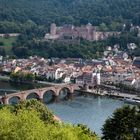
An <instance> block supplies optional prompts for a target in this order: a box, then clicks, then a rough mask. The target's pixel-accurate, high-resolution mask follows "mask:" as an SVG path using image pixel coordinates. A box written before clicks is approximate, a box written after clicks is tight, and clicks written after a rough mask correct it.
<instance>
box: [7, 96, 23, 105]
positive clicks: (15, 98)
mask: <svg viewBox="0 0 140 140" xmlns="http://www.w3.org/2000/svg"><path fill="white" fill-rule="evenodd" d="M20 100H21V98H20V96H13V97H10V98H9V99H8V103H9V104H11V105H15V104H18V103H19V102H20Z"/></svg>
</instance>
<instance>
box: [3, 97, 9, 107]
mask: <svg viewBox="0 0 140 140" xmlns="http://www.w3.org/2000/svg"><path fill="white" fill-rule="evenodd" d="M2 103H3V104H5V105H8V104H9V99H8V97H6V96H4V97H2Z"/></svg>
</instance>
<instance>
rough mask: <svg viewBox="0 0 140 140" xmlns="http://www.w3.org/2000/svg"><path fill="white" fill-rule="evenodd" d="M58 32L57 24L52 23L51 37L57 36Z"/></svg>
mask: <svg viewBox="0 0 140 140" xmlns="http://www.w3.org/2000/svg"><path fill="white" fill-rule="evenodd" d="M56 31H57V26H56V24H55V23H52V24H51V30H50V33H51V35H56Z"/></svg>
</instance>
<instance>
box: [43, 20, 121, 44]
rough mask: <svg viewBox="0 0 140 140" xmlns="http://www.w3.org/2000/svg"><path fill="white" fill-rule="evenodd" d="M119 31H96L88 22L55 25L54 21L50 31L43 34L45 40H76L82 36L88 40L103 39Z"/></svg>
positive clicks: (117, 33)
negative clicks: (84, 23)
mask: <svg viewBox="0 0 140 140" xmlns="http://www.w3.org/2000/svg"><path fill="white" fill-rule="evenodd" d="M119 34H120V33H119V32H101V31H97V30H96V27H95V26H92V24H90V23H88V24H87V25H82V26H81V27H75V26H74V25H64V26H61V27H57V26H56V24H55V23H53V24H51V28H50V33H47V34H46V35H45V38H44V39H45V40H64V41H65V40H71V41H72V40H76V39H77V40H78V39H80V38H83V39H85V40H88V41H98V40H105V39H107V38H108V37H110V36H113V35H114V36H116V35H119Z"/></svg>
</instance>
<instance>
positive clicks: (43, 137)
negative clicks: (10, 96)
mask: <svg viewBox="0 0 140 140" xmlns="http://www.w3.org/2000/svg"><path fill="white" fill-rule="evenodd" d="M0 114H1V115H0V139H1V140H97V139H98V138H97V137H96V135H95V134H94V133H92V132H91V131H90V130H89V129H87V127H85V126H83V125H78V126H72V125H70V124H63V123H59V122H56V121H54V120H53V114H52V113H51V112H50V111H49V109H47V107H46V106H44V105H43V104H42V103H40V102H37V101H36V100H31V101H26V102H23V103H20V104H19V105H16V106H8V107H7V106H6V107H2V109H1V110H0Z"/></svg>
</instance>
